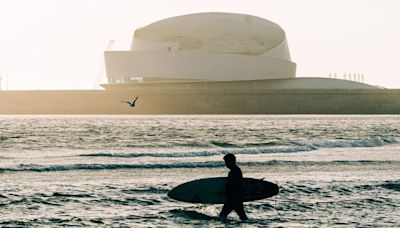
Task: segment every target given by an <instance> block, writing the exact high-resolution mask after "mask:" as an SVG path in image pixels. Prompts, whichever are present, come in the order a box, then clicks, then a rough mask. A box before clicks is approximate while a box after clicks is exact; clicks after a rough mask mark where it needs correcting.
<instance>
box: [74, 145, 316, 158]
mask: <svg viewBox="0 0 400 228" xmlns="http://www.w3.org/2000/svg"><path fill="white" fill-rule="evenodd" d="M309 150H310V148H309V147H307V146H298V147H284V146H282V147H274V148H250V149H230V150H205V151H189V152H164V153H159V152H147V153H141V152H139V153H91V154H80V155H79V156H82V157H121V158H134V157H175V158H179V157H207V156H216V155H224V154H227V153H235V154H270V153H293V152H303V151H309Z"/></svg>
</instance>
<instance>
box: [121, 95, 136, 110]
mask: <svg viewBox="0 0 400 228" xmlns="http://www.w3.org/2000/svg"><path fill="white" fill-rule="evenodd" d="M138 98H139V96H136V98H135V100H133V101H132V102H129V101H121V102H122V103H128V104H129V105H130V106H131V107H132V108H133V107H135V103H136V101H137V99H138Z"/></svg>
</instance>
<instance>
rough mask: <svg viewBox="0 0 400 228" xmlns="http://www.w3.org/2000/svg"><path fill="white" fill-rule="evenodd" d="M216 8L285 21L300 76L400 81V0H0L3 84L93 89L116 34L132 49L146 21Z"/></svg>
mask: <svg viewBox="0 0 400 228" xmlns="http://www.w3.org/2000/svg"><path fill="white" fill-rule="evenodd" d="M209 11H213V12H235V13H244V14H252V15H256V16H260V17H263V18H266V19H268V20H271V21H273V22H275V23H277V24H279V25H280V26H281V27H282V28H283V29H284V30H285V32H286V35H287V40H288V43H289V48H290V52H291V56H292V61H294V62H296V63H297V76H320V77H327V76H328V75H329V73H334V72H336V73H337V75H338V76H342V75H343V74H344V73H364V77H365V81H366V82H367V83H370V84H374V85H380V86H384V87H387V88H400V58H399V54H400V25H399V22H400V13H399V12H400V1H399V0H301V1H300V0H143V1H139V0H0V29H1V30H0V77H2V88H3V89H5V87H6V84H8V88H9V89H74V88H76V89H82V88H86V89H92V88H94V86H95V85H96V84H98V83H99V82H104V81H105V77H104V76H103V77H101V80H100V81H99V79H98V78H99V76H101V75H103V73H102V71H103V68H104V60H103V51H104V50H105V49H106V46H107V43H108V42H109V40H110V39H114V40H117V43H116V44H115V45H114V46H113V49H119V50H128V49H129V47H130V42H131V39H132V36H133V32H134V30H135V29H136V28H138V27H141V26H145V25H147V24H149V23H151V22H154V21H157V20H160V19H164V18H167V17H171V16H177V15H182V14H189V13H196V12H209ZM7 79H8V83H7V82H6V81H7Z"/></svg>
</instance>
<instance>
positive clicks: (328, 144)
mask: <svg viewBox="0 0 400 228" xmlns="http://www.w3.org/2000/svg"><path fill="white" fill-rule="evenodd" d="M291 143H292V144H294V145H300V146H308V147H310V148H316V149H318V148H348V147H380V146H384V145H387V144H395V143H399V141H398V140H397V139H395V138H393V137H374V138H368V139H360V140H326V141H321V142H295V141H293V142H291Z"/></svg>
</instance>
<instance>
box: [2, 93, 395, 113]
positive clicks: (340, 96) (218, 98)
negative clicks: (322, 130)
mask: <svg viewBox="0 0 400 228" xmlns="http://www.w3.org/2000/svg"><path fill="white" fill-rule="evenodd" d="M136 96H139V98H138V100H137V102H136V106H135V107H133V108H132V107H130V106H129V105H128V104H127V103H123V102H121V101H129V100H133V98H135V97H136ZM0 114H400V89H290V90H289V89H257V88H256V89H255V88H249V89H243V88H242V89H235V88H231V89H218V88H212V87H197V88H193V87H187V88H185V87H180V88H173V87H168V88H166V87H162V86H148V87H146V86H144V87H136V88H135V87H133V88H126V89H120V90H114V89H107V90H37V91H0Z"/></svg>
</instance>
